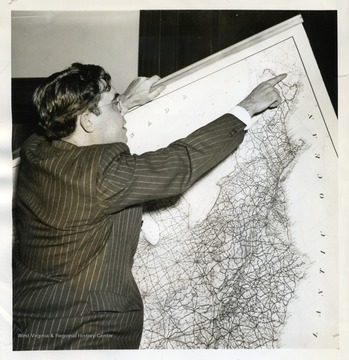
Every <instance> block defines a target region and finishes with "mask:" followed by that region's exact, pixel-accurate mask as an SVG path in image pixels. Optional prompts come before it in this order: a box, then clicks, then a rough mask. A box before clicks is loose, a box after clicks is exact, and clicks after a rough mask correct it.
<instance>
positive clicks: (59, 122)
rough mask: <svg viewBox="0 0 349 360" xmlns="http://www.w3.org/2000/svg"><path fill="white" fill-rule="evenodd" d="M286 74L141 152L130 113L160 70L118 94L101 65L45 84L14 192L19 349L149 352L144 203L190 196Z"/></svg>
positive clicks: (275, 99)
mask: <svg viewBox="0 0 349 360" xmlns="http://www.w3.org/2000/svg"><path fill="white" fill-rule="evenodd" d="M284 76H285V75H280V76H278V77H275V78H273V79H271V80H268V81H267V82H264V83H262V84H260V85H259V86H257V88H255V89H254V90H253V91H252V93H251V94H250V95H249V96H248V97H247V98H246V99H245V100H244V101H242V102H241V103H240V104H239V106H237V107H235V108H233V109H232V111H231V113H229V114H224V115H222V116H221V117H220V118H218V119H216V120H214V121H213V122H211V123H210V124H208V125H206V126H204V127H203V128H200V129H198V130H197V131H195V132H194V133H192V134H191V135H189V136H188V137H187V138H185V139H181V140H178V141H176V142H174V143H172V144H171V145H169V146H168V147H167V148H164V149H160V150H158V151H156V152H151V153H145V154H142V155H131V154H130V152H129V149H128V147H127V145H126V141H127V136H126V128H125V120H124V118H123V113H124V112H126V111H127V110H128V109H130V108H132V107H134V106H138V105H142V104H144V103H146V102H148V101H150V100H152V99H153V98H155V97H156V96H157V95H159V93H160V92H161V91H162V90H163V88H162V87H157V88H156V87H155V90H154V88H153V87H152V85H154V84H155V83H156V82H157V80H158V79H159V77H157V76H154V77H152V78H150V79H147V78H137V79H135V81H134V82H133V83H132V84H131V85H130V86H129V88H128V89H127V90H126V92H125V93H124V94H122V95H119V94H117V93H116V92H115V90H114V88H113V87H112V86H111V79H110V76H109V74H108V73H107V72H105V70H104V69H103V68H101V67H99V66H96V65H82V64H78V63H76V64H73V65H72V66H71V67H69V68H68V69H65V70H63V71H61V72H59V73H56V74H53V75H52V76H50V77H49V78H48V79H47V80H46V81H45V82H44V83H43V85H41V86H40V87H39V88H38V89H37V90H36V91H35V93H34V103H35V105H36V107H37V109H38V111H39V114H40V118H41V121H40V127H41V130H42V134H41V135H37V134H35V135H33V136H31V137H30V138H29V139H28V140H27V141H26V143H25V144H24V145H23V147H22V149H21V164H20V170H19V176H18V182H17V193H16V218H17V224H16V225H17V242H16V243H15V246H14V271H13V330H14V336H13V348H14V350H49V349H136V348H138V347H139V344H140V340H141V335H142V326H143V305H142V299H141V296H140V293H139V291H138V288H137V285H136V283H135V281H134V278H133V276H132V272H131V269H132V264H133V256H134V254H135V251H136V248H137V244H138V238H139V233H140V229H141V224H142V204H143V203H144V202H146V201H149V200H155V199H159V198H164V197H170V196H173V195H178V194H180V193H182V192H184V191H185V190H186V189H188V188H189V187H190V186H191V185H192V184H193V183H194V182H195V181H196V180H197V179H198V178H200V177H201V176H202V175H203V174H204V173H205V172H207V171H208V170H209V169H211V168H212V167H214V166H215V165H216V164H218V163H219V162H220V161H221V160H223V159H224V158H225V157H226V156H228V155H229V154H230V153H232V152H233V151H234V150H235V149H236V148H237V147H238V146H239V144H240V143H241V142H242V140H243V138H244V134H245V132H246V128H247V126H249V125H250V123H251V122H252V121H253V120H252V116H253V115H254V114H255V113H259V112H261V111H264V110H265V109H267V108H268V107H272V106H277V105H278V103H279V102H280V101H281V98H280V95H279V94H278V92H277V90H276V89H275V87H274V85H275V84H277V83H278V82H279V81H281V80H282V79H283V78H284ZM240 119H241V120H240ZM242 120H243V121H242Z"/></svg>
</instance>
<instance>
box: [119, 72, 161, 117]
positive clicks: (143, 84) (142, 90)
mask: <svg viewBox="0 0 349 360" xmlns="http://www.w3.org/2000/svg"><path fill="white" fill-rule="evenodd" d="M159 80H160V77H159V76H157V75H154V76H152V77H150V78H147V77H136V78H135V79H134V80H133V81H132V82H131V84H130V85H129V86H128V87H127V89H126V91H125V92H124V93H123V94H121V95H119V97H118V100H119V102H120V103H121V107H122V109H123V112H127V110H129V109H132V108H133V107H135V106H141V105H144V104H146V103H147V102H149V101H152V100H153V99H155V98H156V97H157V96H158V95H160V94H161V92H162V91H163V90H164V89H165V88H166V86H165V85H158V86H157V85H156V83H157V82H158V81H159Z"/></svg>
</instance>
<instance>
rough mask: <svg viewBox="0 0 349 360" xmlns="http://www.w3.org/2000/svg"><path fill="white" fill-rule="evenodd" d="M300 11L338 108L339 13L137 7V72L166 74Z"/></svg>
mask: <svg viewBox="0 0 349 360" xmlns="http://www.w3.org/2000/svg"><path fill="white" fill-rule="evenodd" d="M298 14H301V15H302V17H303V20H304V23H303V26H304V28H305V31H306V33H307V36H308V38H309V41H310V44H311V46H312V49H313V52H314V55H315V58H316V60H317V62H318V65H319V68H320V71H321V74H322V77H323V79H324V82H325V85H326V88H327V91H328V93H329V95H330V98H331V101H332V104H333V107H334V109H335V111H336V112H337V101H338V94H337V86H338V84H337V11H284V10H244V11H243V10H241V11H234V10H166V11H164V10H159V11H152V10H150V11H141V16H140V38H139V71H138V73H139V75H142V76H151V75H154V74H158V75H160V76H161V77H164V76H166V75H168V74H171V73H173V72H174V71H176V70H179V69H182V68H183V67H185V66H187V65H190V64H192V63H194V62H196V61H198V60H201V59H203V58H205V57H207V56H209V55H211V54H213V53H215V52H217V51H220V50H222V49H224V48H226V47H228V46H230V45H233V44H235V43H237V42H239V41H241V40H244V39H246V38H248V37H250V36H252V35H254V34H256V33H258V32H260V31H263V30H265V29H268V28H270V27H271V26H274V25H277V24H279V23H280V22H282V21H285V20H287V19H290V18H291V17H293V16H296V15H298Z"/></svg>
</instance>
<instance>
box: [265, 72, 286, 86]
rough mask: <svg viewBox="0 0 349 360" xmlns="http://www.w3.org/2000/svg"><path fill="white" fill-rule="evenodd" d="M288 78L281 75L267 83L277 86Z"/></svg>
mask: <svg viewBox="0 0 349 360" xmlns="http://www.w3.org/2000/svg"><path fill="white" fill-rule="evenodd" d="M286 76H287V74H280V75H278V76H275V77H273V78H271V79H269V80H267V81H266V83H268V84H269V85H271V86H275V85H276V84H277V83H279V82H280V81H282V80H283V79H285V77H286Z"/></svg>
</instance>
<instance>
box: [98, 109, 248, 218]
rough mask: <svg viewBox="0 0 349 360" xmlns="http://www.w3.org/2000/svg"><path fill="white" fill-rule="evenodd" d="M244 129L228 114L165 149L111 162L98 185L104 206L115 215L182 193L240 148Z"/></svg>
mask: <svg viewBox="0 0 349 360" xmlns="http://www.w3.org/2000/svg"><path fill="white" fill-rule="evenodd" d="M245 126H246V125H245V124H244V123H243V122H241V121H240V120H238V119H237V118H236V117H235V116H232V115H231V114H225V115H223V116H222V117H220V118H218V119H217V120H215V121H213V122H211V123H209V124H208V125H206V126H204V127H202V128H200V129H198V130H196V131H194V132H193V133H192V134H190V135H189V136H188V137H186V138H184V139H181V140H178V141H175V142H173V143H172V144H170V145H169V146H168V147H166V148H163V149H160V150H157V151H154V152H147V153H144V154H142V155H130V154H129V153H128V154H125V153H123V154H121V155H119V156H118V157H117V158H116V159H110V161H109V162H108V165H107V166H106V167H105V168H104V169H103V174H102V175H101V176H100V179H99V180H98V184H97V196H98V198H99V201H100V204H101V206H102V207H103V208H104V210H105V211H107V212H116V211H119V210H121V209H123V208H125V207H128V206H131V205H134V204H137V203H143V202H146V201H149V200H156V199H161V198H166V197H170V196H174V195H178V194H181V193H183V192H184V191H186V190H187V189H188V188H189V187H190V186H191V185H192V184H193V183H194V182H195V181H196V180H198V179H199V178H200V177H201V176H202V175H203V174H205V173H206V172H207V171H209V170H210V169H212V168H213V167H214V166H215V165H217V164H218V163H219V162H220V161H222V160H223V159H225V158H226V157H227V156H228V155H229V154H231V153H232V152H233V151H234V150H235V149H236V148H237V147H238V146H239V145H240V143H241V142H242V141H243V138H244V135H245V131H244V127H245Z"/></svg>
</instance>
